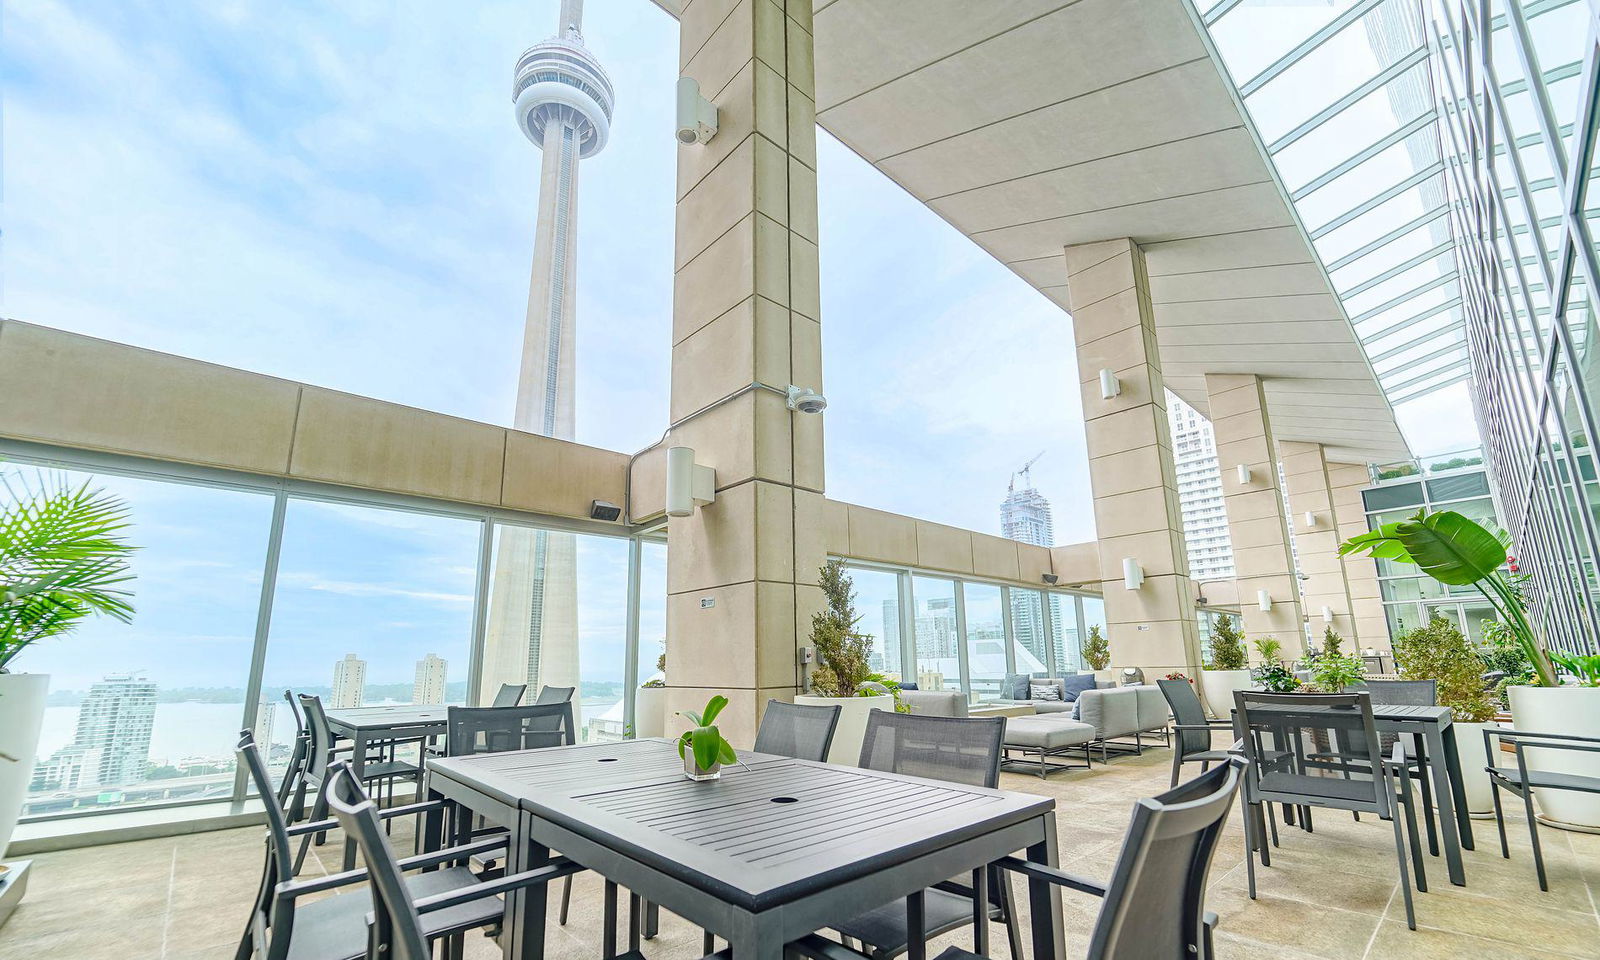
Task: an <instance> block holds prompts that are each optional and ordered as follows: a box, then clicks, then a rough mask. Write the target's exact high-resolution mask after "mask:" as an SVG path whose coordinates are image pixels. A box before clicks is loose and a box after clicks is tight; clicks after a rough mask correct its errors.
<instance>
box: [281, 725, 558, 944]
mask: <svg viewBox="0 0 1600 960" xmlns="http://www.w3.org/2000/svg"><path fill="white" fill-rule="evenodd" d="M490 709H493V708H490ZM328 806H329V808H330V809H331V810H332V811H333V815H334V818H335V819H336V820H337V821H338V823H339V826H341V827H343V828H344V831H345V833H347V834H348V835H349V836H351V837H353V838H354V839H355V842H356V846H357V847H359V848H360V850H361V856H362V860H363V861H364V862H365V863H366V865H367V867H366V871H364V872H365V873H367V874H368V875H369V876H370V879H371V882H370V883H369V884H368V889H370V890H371V891H372V898H371V899H370V900H367V899H365V898H360V897H353V896H343V897H332V898H329V899H331V900H334V901H349V903H348V905H347V906H345V907H344V908H343V909H344V911H345V912H349V913H351V914H353V915H354V916H356V917H358V918H359V919H360V920H361V921H362V923H361V924H360V932H361V934H362V952H363V954H364V955H365V956H367V957H369V958H382V960H432V955H433V953H432V944H434V943H435V942H438V941H440V940H448V941H449V946H450V949H449V950H448V951H447V954H446V955H447V956H451V957H460V956H461V954H462V952H463V949H462V948H463V939H464V937H465V934H466V932H467V931H468V930H472V929H475V928H478V927H485V926H489V925H491V924H494V923H497V922H499V921H500V919H501V918H502V917H503V916H504V915H505V901H504V900H503V899H502V897H503V896H504V895H505V894H508V893H511V892H513V891H517V890H526V891H527V893H526V894H525V895H526V896H535V897H542V896H545V895H546V893H545V890H546V888H547V887H548V885H549V883H550V881H552V880H555V879H559V878H561V877H570V876H571V875H572V873H573V872H574V871H576V870H578V869H579V868H578V867H577V866H576V865H575V864H573V863H572V862H570V861H567V860H563V859H558V860H556V861H555V862H554V863H551V864H548V865H546V866H543V867H540V868H538V869H537V870H529V871H526V872H524V873H517V874H513V875H511V876H502V877H496V878H494V879H492V880H483V879H480V878H479V877H478V876H476V875H475V874H473V873H472V872H471V871H470V870H468V869H467V868H465V867H459V866H457V867H446V868H445V869H442V870H435V871H433V872H431V873H422V874H416V875H413V876H407V875H406V871H408V870H412V869H416V868H418V867H422V866H427V865H435V864H443V863H448V862H450V861H452V860H459V859H463V858H464V854H463V851H465V850H467V849H469V847H470V846H471V845H469V847H460V848H456V849H454V850H441V851H439V852H438V853H436V854H429V855H427V856H425V857H412V858H409V859H407V860H398V859H396V858H395V855H394V850H393V848H391V847H390V846H389V841H388V838H387V837H386V836H385V835H384V831H383V829H382V824H381V817H382V814H381V813H379V811H378V808H377V805H376V804H374V803H373V802H372V800H371V799H370V798H368V797H367V795H366V793H365V792H364V791H363V790H362V789H361V784H359V783H357V782H356V778H355V777H353V776H352V775H351V773H350V769H349V767H347V766H345V765H344V764H342V763H340V764H335V765H334V767H333V769H332V770H331V771H330V773H329V780H328ZM482 842H485V843H491V842H494V841H482ZM498 842H499V843H500V844H501V845H503V844H504V843H505V840H504V838H503V837H502V838H501V839H500V840H499V841H498ZM441 876H443V877H446V878H448V879H442V880H441V879H431V878H439V877H441ZM328 879H333V878H328ZM325 902H327V901H318V904H321V903H325ZM316 905H317V904H313V905H312V906H316ZM369 910H370V911H371V915H372V923H371V928H370V932H369V930H368V928H367V924H366V922H365V921H366V916H367V912H368V911H369ZM295 960H300V954H298V953H297V955H296V958H295ZM318 960H320V958H318Z"/></svg>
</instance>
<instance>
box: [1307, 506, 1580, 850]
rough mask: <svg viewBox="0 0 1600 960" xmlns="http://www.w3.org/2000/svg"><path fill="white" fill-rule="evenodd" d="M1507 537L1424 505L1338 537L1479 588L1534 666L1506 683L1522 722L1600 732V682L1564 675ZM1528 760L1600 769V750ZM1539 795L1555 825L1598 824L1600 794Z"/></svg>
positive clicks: (1531, 727) (1560, 768)
mask: <svg viewBox="0 0 1600 960" xmlns="http://www.w3.org/2000/svg"><path fill="white" fill-rule="evenodd" d="M1509 540H1510V538H1509V537H1508V536H1507V535H1506V534H1505V533H1504V532H1503V531H1499V532H1494V533H1491V532H1490V531H1488V530H1486V529H1484V528H1483V527H1482V526H1480V525H1479V524H1478V523H1477V522H1476V521H1474V520H1472V519H1470V518H1468V517H1465V516H1462V515H1461V514H1459V513H1456V512H1454V511H1450V510H1443V511H1440V512H1437V513H1429V512H1427V511H1426V510H1419V511H1418V512H1417V514H1416V516H1413V517H1410V518H1408V519H1405V520H1397V521H1395V522H1394V523H1386V524H1384V525H1383V526H1381V527H1379V528H1378V529H1376V530H1372V531H1370V532H1368V533H1364V534H1361V535H1360V536H1356V537H1351V538H1350V539H1349V540H1347V541H1345V542H1344V543H1343V544H1341V545H1340V547H1339V553H1340V554H1341V555H1350V554H1367V555H1370V556H1372V557H1374V558H1377V559H1380V560H1388V561H1391V562H1393V563H1404V564H1413V565H1415V566H1417V567H1418V568H1420V569H1421V570H1422V572H1423V573H1426V574H1427V575H1428V576H1430V577H1432V578H1433V579H1435V580H1437V581H1439V582H1440V583H1443V584H1446V585H1449V586H1462V587H1474V588H1476V589H1477V590H1478V592H1479V593H1481V594H1483V596H1484V597H1485V598H1486V599H1487V600H1488V601H1489V603H1490V605H1491V606H1493V607H1494V609H1495V613H1496V614H1497V616H1498V617H1499V620H1500V623H1501V625H1502V626H1503V627H1504V629H1505V632H1506V633H1508V634H1509V635H1510V636H1511V638H1512V639H1513V640H1515V642H1516V645H1517V646H1518V647H1520V648H1521V650H1522V653H1523V654H1524V656H1526V657H1527V660H1528V664H1529V666H1530V668H1531V670H1532V673H1533V676H1532V678H1531V679H1532V681H1533V682H1532V684H1530V685H1517V686H1511V687H1508V688H1507V693H1508V694H1509V695H1510V700H1511V717H1512V722H1513V723H1514V724H1515V726H1516V727H1517V729H1519V730H1527V731H1529V732H1533V733H1559V734H1566V735H1569V736H1589V737H1600V687H1586V686H1581V685H1578V684H1573V685H1563V684H1562V683H1561V682H1560V679H1559V678H1558V676H1557V674H1556V669H1555V664H1554V663H1553V662H1552V661H1551V658H1550V655H1549V654H1548V653H1547V652H1546V651H1545V646H1544V640H1543V638H1542V636H1541V634H1540V633H1539V631H1538V630H1537V629H1536V628H1535V626H1534V624H1533V622H1532V621H1531V620H1530V619H1529V616H1528V606H1527V602H1526V600H1525V599H1524V597H1523V596H1522V593H1521V591H1520V590H1519V589H1518V588H1517V584H1516V583H1515V582H1514V581H1513V580H1512V579H1511V578H1510V577H1509V576H1507V574H1506V573H1504V572H1503V571H1502V570H1501V568H1502V567H1503V566H1505V563H1506V544H1507V543H1508V542H1509ZM1528 760H1529V766H1530V767H1531V768H1533V769H1535V770H1539V771H1545V772H1549V773H1562V774H1578V775H1581V776H1591V777H1596V776H1600V754H1592V753H1579V752H1578V751H1573V750H1560V751H1549V750H1545V751H1540V750H1530V751H1528ZM1539 802H1540V805H1541V806H1542V807H1543V809H1544V815H1545V818H1546V819H1547V820H1549V821H1550V822H1551V823H1552V825H1554V826H1562V825H1571V826H1576V827H1579V828H1580V829H1585V830H1594V829H1600V796H1596V795H1593V794H1583V793H1577V792H1575V791H1556V790H1550V791H1546V792H1545V793H1544V794H1542V795H1541V796H1540V798H1539Z"/></svg>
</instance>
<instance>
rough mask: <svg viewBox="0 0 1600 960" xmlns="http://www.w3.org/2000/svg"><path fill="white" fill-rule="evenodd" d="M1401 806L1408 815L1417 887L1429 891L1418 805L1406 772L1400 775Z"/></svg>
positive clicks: (1407, 837)
mask: <svg viewBox="0 0 1600 960" xmlns="http://www.w3.org/2000/svg"><path fill="white" fill-rule="evenodd" d="M1400 806H1401V809H1402V810H1403V811H1404V813H1405V815H1406V839H1407V841H1409V842H1410V844H1411V869H1412V870H1413V871H1415V873H1416V875H1417V876H1416V881H1417V889H1418V890H1419V891H1421V892H1422V893H1427V892H1428V874H1427V873H1426V872H1425V869H1424V866H1423V864H1424V858H1423V856H1422V840H1421V838H1420V837H1419V836H1418V835H1417V806H1416V801H1415V800H1414V799H1412V797H1411V778H1410V776H1408V775H1406V774H1401V777H1400Z"/></svg>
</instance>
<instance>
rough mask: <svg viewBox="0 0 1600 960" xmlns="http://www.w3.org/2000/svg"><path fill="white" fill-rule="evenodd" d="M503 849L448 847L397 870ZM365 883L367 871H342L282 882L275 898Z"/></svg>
mask: <svg viewBox="0 0 1600 960" xmlns="http://www.w3.org/2000/svg"><path fill="white" fill-rule="evenodd" d="M505 845H506V837H501V838H500V839H498V840H479V841H478V842H476V843H466V844H462V845H461V846H459V847H450V848H449V849H446V850H435V851H434V852H432V853H424V854H421V855H419V856H415V857H407V858H406V859H404V860H401V861H400V862H399V867H400V869H401V870H402V871H404V870H417V869H420V868H422V867H431V866H435V865H437V864H441V863H445V862H447V861H450V860H464V859H466V858H468V857H470V856H472V855H473V854H477V853H486V852H488V851H490V850H498V849H499V848H501V847H503V846H505ZM366 879H367V869H366V868H365V867H358V868H356V869H354V870H345V871H343V872H340V873H330V874H328V875H327V876H325V877H314V878H312V879H310V880H286V881H284V882H283V883H280V884H278V886H277V891H276V892H277V896H278V898H279V899H280V900H284V899H287V900H293V899H295V898H297V897H303V896H305V895H306V894H308V893H321V892H323V891H325V890H336V889H338V888H339V887H347V886H349V885H350V884H352V883H360V882H362V881H364V880H366Z"/></svg>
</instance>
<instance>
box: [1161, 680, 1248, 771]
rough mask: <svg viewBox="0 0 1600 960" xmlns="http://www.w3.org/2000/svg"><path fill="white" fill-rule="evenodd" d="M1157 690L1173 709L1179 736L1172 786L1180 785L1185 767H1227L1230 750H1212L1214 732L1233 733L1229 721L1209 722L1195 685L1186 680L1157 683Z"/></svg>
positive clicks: (1173, 759) (1174, 749) (1175, 745)
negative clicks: (1224, 765) (1159, 689)
mask: <svg viewBox="0 0 1600 960" xmlns="http://www.w3.org/2000/svg"><path fill="white" fill-rule="evenodd" d="M1156 686H1158V687H1160V688H1161V695H1162V696H1164V697H1166V698H1167V706H1169V707H1171V708H1172V719H1173V720H1174V721H1175V722H1174V723H1173V725H1172V729H1173V730H1174V731H1175V732H1176V733H1177V740H1176V742H1175V743H1174V744H1173V751H1172V782H1171V784H1170V785H1171V786H1174V787H1176V786H1177V785H1178V775H1179V772H1180V771H1181V770H1182V769H1183V765H1184V764H1186V763H1199V764H1200V772H1201V773H1204V772H1206V771H1207V770H1209V769H1211V765H1212V764H1213V763H1224V762H1226V761H1227V759H1228V758H1229V757H1230V756H1233V755H1234V754H1233V752H1232V751H1229V750H1214V749H1212V746H1211V733H1212V731H1214V730H1223V731H1226V732H1228V733H1230V734H1231V733H1232V732H1233V724H1232V723H1230V722H1228V721H1227V720H1208V719H1206V710H1205V707H1203V706H1201V704H1200V695H1199V694H1197V693H1195V692H1194V684H1192V683H1190V682H1189V681H1187V680H1157V681H1156Z"/></svg>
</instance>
